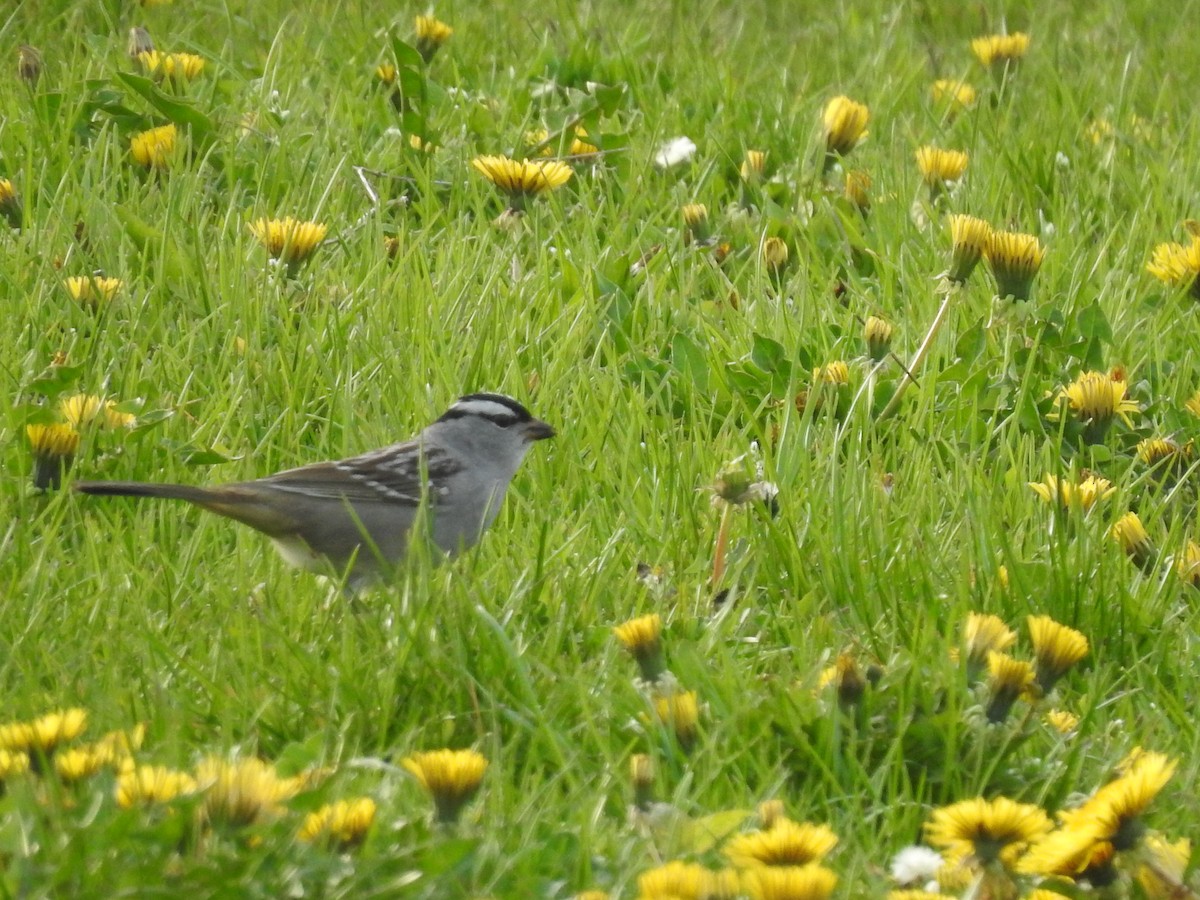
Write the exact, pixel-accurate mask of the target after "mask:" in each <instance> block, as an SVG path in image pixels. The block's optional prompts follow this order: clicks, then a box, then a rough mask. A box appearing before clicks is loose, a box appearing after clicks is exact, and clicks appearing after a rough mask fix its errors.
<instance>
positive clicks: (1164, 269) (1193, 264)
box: [1146, 235, 1200, 298]
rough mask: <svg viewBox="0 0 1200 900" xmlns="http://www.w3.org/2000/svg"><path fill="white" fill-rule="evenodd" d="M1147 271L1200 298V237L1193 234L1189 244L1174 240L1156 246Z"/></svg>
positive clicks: (1147, 264)
mask: <svg viewBox="0 0 1200 900" xmlns="http://www.w3.org/2000/svg"><path fill="white" fill-rule="evenodd" d="M1146 271H1147V272H1149V273H1150V274H1151V275H1153V276H1154V277H1155V278H1157V279H1158V280H1159V281H1162V282H1164V283H1166V284H1169V285H1171V286H1172V287H1175V288H1178V289H1180V290H1184V289H1186V290H1189V291H1191V293H1192V296H1193V297H1197V298H1200V284H1198V283H1197V280H1196V278H1197V276H1198V275H1200V237H1197V236H1196V235H1193V236H1192V238H1191V240H1190V241H1189V242H1188V243H1187V244H1179V243H1176V242H1174V241H1171V242H1170V243H1166V244H1159V245H1158V246H1156V247H1155V248H1154V253H1153V255H1152V256H1151V257H1150V262H1148V263H1146Z"/></svg>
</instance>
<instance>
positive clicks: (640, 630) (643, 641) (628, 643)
mask: <svg viewBox="0 0 1200 900" xmlns="http://www.w3.org/2000/svg"><path fill="white" fill-rule="evenodd" d="M613 633H614V634H616V636H617V640H619V641H620V642H621V646H623V647H624V648H625V649H626V650H627V651H628V652H629V654H630V655H631V656H632V657H633V658H634V660H636V661H637V664H638V668H639V669H640V670H641V673H642V678H644V679H645V680H646V681H655V680H657V679H658V676H659V675H661V674H662V673H663V671H664V670H665V669H666V664H665V663H664V662H663V653H662V616H660V615H659V614H658V613H652V614H650V615H648V616H639V617H638V618H636V619H630V620H629V621H628V622H624V623H622V624H620V625H618V626H616V627H615V628H614V629H613Z"/></svg>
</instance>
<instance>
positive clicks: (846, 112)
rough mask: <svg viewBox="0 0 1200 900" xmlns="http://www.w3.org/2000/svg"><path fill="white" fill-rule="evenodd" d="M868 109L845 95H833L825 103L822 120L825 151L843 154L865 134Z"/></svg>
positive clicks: (854, 145)
mask: <svg viewBox="0 0 1200 900" xmlns="http://www.w3.org/2000/svg"><path fill="white" fill-rule="evenodd" d="M870 117H871V113H870V110H868V109H867V107H865V106H864V105H863V104H861V103H858V102H856V101H854V100H851V99H850V98H849V97H846V96H839V97H834V98H833V99H832V100H830V101H829V102H828V103H827V104H825V111H824V112H823V113H822V116H821V118H822V122H823V123H824V126H825V152H826V154H829V155H831V156H832V155H837V156H845V155H846V154H847V153H849V152H850V151H851V150H853V149H854V148H855V147H857V146H858V143H859V141H861V140H862V139H863V138H864V137H866V135H867V120H868V119H869V118H870Z"/></svg>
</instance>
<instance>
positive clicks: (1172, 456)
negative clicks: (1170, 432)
mask: <svg viewBox="0 0 1200 900" xmlns="http://www.w3.org/2000/svg"><path fill="white" fill-rule="evenodd" d="M1192 452H1193V444H1192V442H1191V441H1188V442H1187V443H1186V444H1179V443H1176V442H1175V441H1173V440H1171V439H1170V438H1146V439H1145V440H1144V441H1138V445H1137V456H1138V459H1140V460H1141V461H1142V462H1143V463H1145V464H1146V465H1148V466H1159V465H1161V466H1162V467H1163V468H1164V469H1171V468H1186V467H1187V465H1188V463H1189V462H1190V461H1191V459H1192Z"/></svg>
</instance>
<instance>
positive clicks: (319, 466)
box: [256, 441, 463, 505]
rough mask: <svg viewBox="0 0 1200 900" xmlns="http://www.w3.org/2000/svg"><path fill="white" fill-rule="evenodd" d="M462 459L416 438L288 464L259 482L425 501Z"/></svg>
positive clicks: (318, 493)
mask: <svg viewBox="0 0 1200 900" xmlns="http://www.w3.org/2000/svg"><path fill="white" fill-rule="evenodd" d="M462 468H463V466H462V463H461V462H459V461H458V460H457V459H454V458H453V457H451V456H450V455H449V454H447V453H446V451H445V450H442V449H440V448H437V447H421V446H420V445H419V444H417V443H416V442H414V441H410V442H408V443H404V444H394V445H393V446H391V447H384V448H383V449H382V450H373V451H371V452H370V453H364V454H362V455H361V456H353V457H351V458H349V459H343V460H339V461H337V462H323V463H314V464H313V465H309V466H301V467H300V468H298V469H288V470H287V471H285V472H279V473H277V474H275V475H271V476H269V477H267V478H263V479H261V480H260V481H258V482H256V483H257V484H260V485H263V486H268V485H269V486H270V487H272V488H274V489H276V490H281V491H295V492H296V493H298V494H305V495H307V496H310V497H327V498H329V499H334V500H348V501H350V502H359V501H361V502H365V503H411V504H414V505H415V504H417V503H420V502H421V500H422V498H423V497H425V496H426V495H428V497H429V502H430V503H434V504H436V503H437V502H438V500H439V498H440V497H441V496H442V495H441V494H440V493H439V492H438V491H437V490H432V489H431V486H432V485H438V484H441V483H442V481H443V480H444V479H446V478H449V477H450V476H451V475H453V474H455V473H456V472H459V471H461V470H462Z"/></svg>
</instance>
